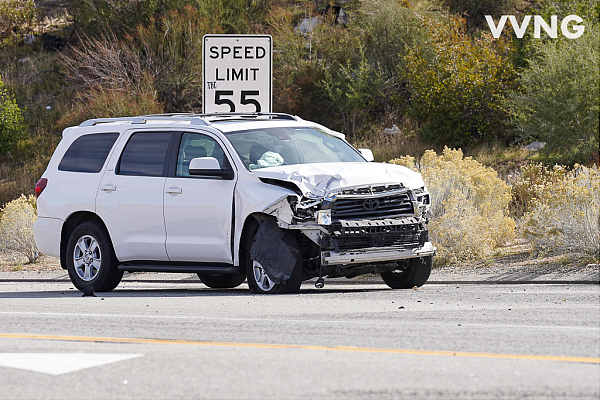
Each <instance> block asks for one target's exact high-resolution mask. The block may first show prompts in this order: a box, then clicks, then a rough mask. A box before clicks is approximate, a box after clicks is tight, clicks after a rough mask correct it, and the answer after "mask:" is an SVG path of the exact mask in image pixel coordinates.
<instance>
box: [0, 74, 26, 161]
mask: <svg viewBox="0 0 601 401" xmlns="http://www.w3.org/2000/svg"><path fill="white" fill-rule="evenodd" d="M26 136H27V132H26V131H25V123H24V121H23V114H22V111H21V109H20V108H19V106H18V105H17V101H16V100H15V99H14V97H13V96H11V95H9V94H8V92H7V90H6V89H4V83H3V82H2V79H1V77H0V155H4V154H7V153H10V152H12V151H13V150H14V149H15V147H16V146H17V143H18V142H19V140H20V139H23V138H25V137H26Z"/></svg>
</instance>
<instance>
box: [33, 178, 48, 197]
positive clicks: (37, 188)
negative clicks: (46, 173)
mask: <svg viewBox="0 0 601 401" xmlns="http://www.w3.org/2000/svg"><path fill="white" fill-rule="evenodd" d="M47 184H48V179H47V178H40V180H39V181H38V183H37V184H35V197H36V199H37V198H38V196H40V195H41V194H42V191H43V190H44V188H46V185H47Z"/></svg>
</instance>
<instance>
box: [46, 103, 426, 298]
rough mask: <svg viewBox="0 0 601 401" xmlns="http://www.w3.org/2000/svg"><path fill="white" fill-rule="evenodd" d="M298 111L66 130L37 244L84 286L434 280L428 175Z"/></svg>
mask: <svg viewBox="0 0 601 401" xmlns="http://www.w3.org/2000/svg"><path fill="white" fill-rule="evenodd" d="M372 160H373V156H372V155H371V152H370V151H369V150H367V149H361V150H360V151H357V150H356V149H354V148H353V147H352V146H350V145H349V144H348V143H347V142H346V141H345V139H344V135H342V134H340V133H337V132H335V131H332V130H329V129H328V128H325V127H323V126H321V125H319V124H316V123H312V122H309V121H305V120H302V119H301V118H299V117H294V116H291V115H287V114H261V113H258V114H212V115H202V114H168V115H150V116H139V117H127V118H113V119H96V120H88V121H85V122H84V123H82V124H81V125H79V126H78V127H70V128H67V129H65V130H64V132H63V138H62V140H61V142H60V144H59V145H58V147H57V148H56V150H55V152H54V155H53V156H52V159H51V160H50V163H49V164H48V168H47V169H46V171H45V172H44V174H43V176H42V178H41V179H40V181H39V182H38V184H37V185H36V196H37V198H38V200H37V202H38V220H37V221H36V222H35V224H34V234H35V240H36V243H37V245H38V248H39V249H40V251H42V252H43V253H45V254H47V255H51V256H55V257H59V258H60V260H61V266H62V267H63V268H64V269H66V270H67V271H68V272H69V276H70V277H71V280H72V281H73V284H74V285H75V286H76V287H77V288H78V289H79V290H82V291H83V290H84V288H85V287H86V286H92V288H93V289H94V290H95V291H110V290H112V289H114V288H115V287H116V286H117V285H118V284H119V282H120V280H121V277H122V276H123V272H124V271H130V272H134V271H151V272H178V273H191V272H192V273H197V274H198V276H199V277H200V280H202V282H203V283H204V284H206V285H207V286H209V287H213V288H233V287H236V286H238V285H240V284H242V283H243V282H244V280H245V279H248V286H249V288H250V290H251V291H253V292H256V293H286V292H297V291H298V290H299V288H300V285H301V281H303V280H307V279H311V278H315V277H318V280H317V282H316V286H318V287H321V286H323V278H324V277H342V276H344V277H348V278H350V277H355V276H358V275H362V274H366V273H376V274H380V275H381V276H382V278H383V279H384V282H385V283H386V284H388V285H389V286H390V287H391V288H412V287H414V286H421V285H422V284H424V283H425V282H426V280H427V279H428V277H429V275H430V270H431V267H432V256H433V255H434V253H435V248H434V247H433V246H432V243H431V242H429V241H428V229H427V222H428V214H429V206H430V196H429V194H428V192H427V190H426V188H425V186H424V183H423V181H422V178H421V176H420V175H419V174H418V173H415V172H412V171H410V170H409V169H407V168H404V167H401V166H397V165H392V164H382V163H370V161H372Z"/></svg>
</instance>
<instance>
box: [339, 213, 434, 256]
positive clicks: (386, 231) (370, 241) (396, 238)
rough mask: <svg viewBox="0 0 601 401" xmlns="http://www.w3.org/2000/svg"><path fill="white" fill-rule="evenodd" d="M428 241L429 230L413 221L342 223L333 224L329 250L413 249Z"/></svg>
mask: <svg viewBox="0 0 601 401" xmlns="http://www.w3.org/2000/svg"><path fill="white" fill-rule="evenodd" d="M427 240H428V230H426V229H424V227H423V225H422V224H421V223H419V222H418V221H417V219H415V218H409V219H402V220H392V221H390V220H389V221H384V222H381V224H374V223H373V222H363V223H358V222H353V221H341V222H338V223H335V224H334V225H332V228H331V234H330V236H329V244H328V245H329V247H330V250H334V251H336V252H344V251H353V250H366V249H369V248H380V247H387V248H395V249H404V248H415V247H420V246H423V245H424V243H425V242H426V241H427Z"/></svg>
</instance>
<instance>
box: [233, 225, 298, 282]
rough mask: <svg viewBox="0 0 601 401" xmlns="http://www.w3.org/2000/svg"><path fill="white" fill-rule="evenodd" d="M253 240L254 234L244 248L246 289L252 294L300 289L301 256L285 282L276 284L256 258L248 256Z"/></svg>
mask: <svg viewBox="0 0 601 401" xmlns="http://www.w3.org/2000/svg"><path fill="white" fill-rule="evenodd" d="M252 241H254V235H253V236H252V238H251V241H248V242H247V246H246V249H245V251H244V252H245V253H244V254H245V265H246V278H247V280H248V289H249V290H250V292H252V293H254V294H290V293H296V292H299V291H300V286H301V282H302V281H303V262H302V258H300V257H299V258H298V260H297V261H296V265H295V266H294V270H292V275H291V276H290V278H289V279H288V280H286V282H285V283H284V282H282V283H280V284H276V283H275V282H274V281H273V280H271V278H269V275H268V274H267V272H266V271H265V269H264V268H263V266H261V264H260V263H259V262H257V261H256V260H252V259H251V257H250V254H249V253H250V244H252Z"/></svg>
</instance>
